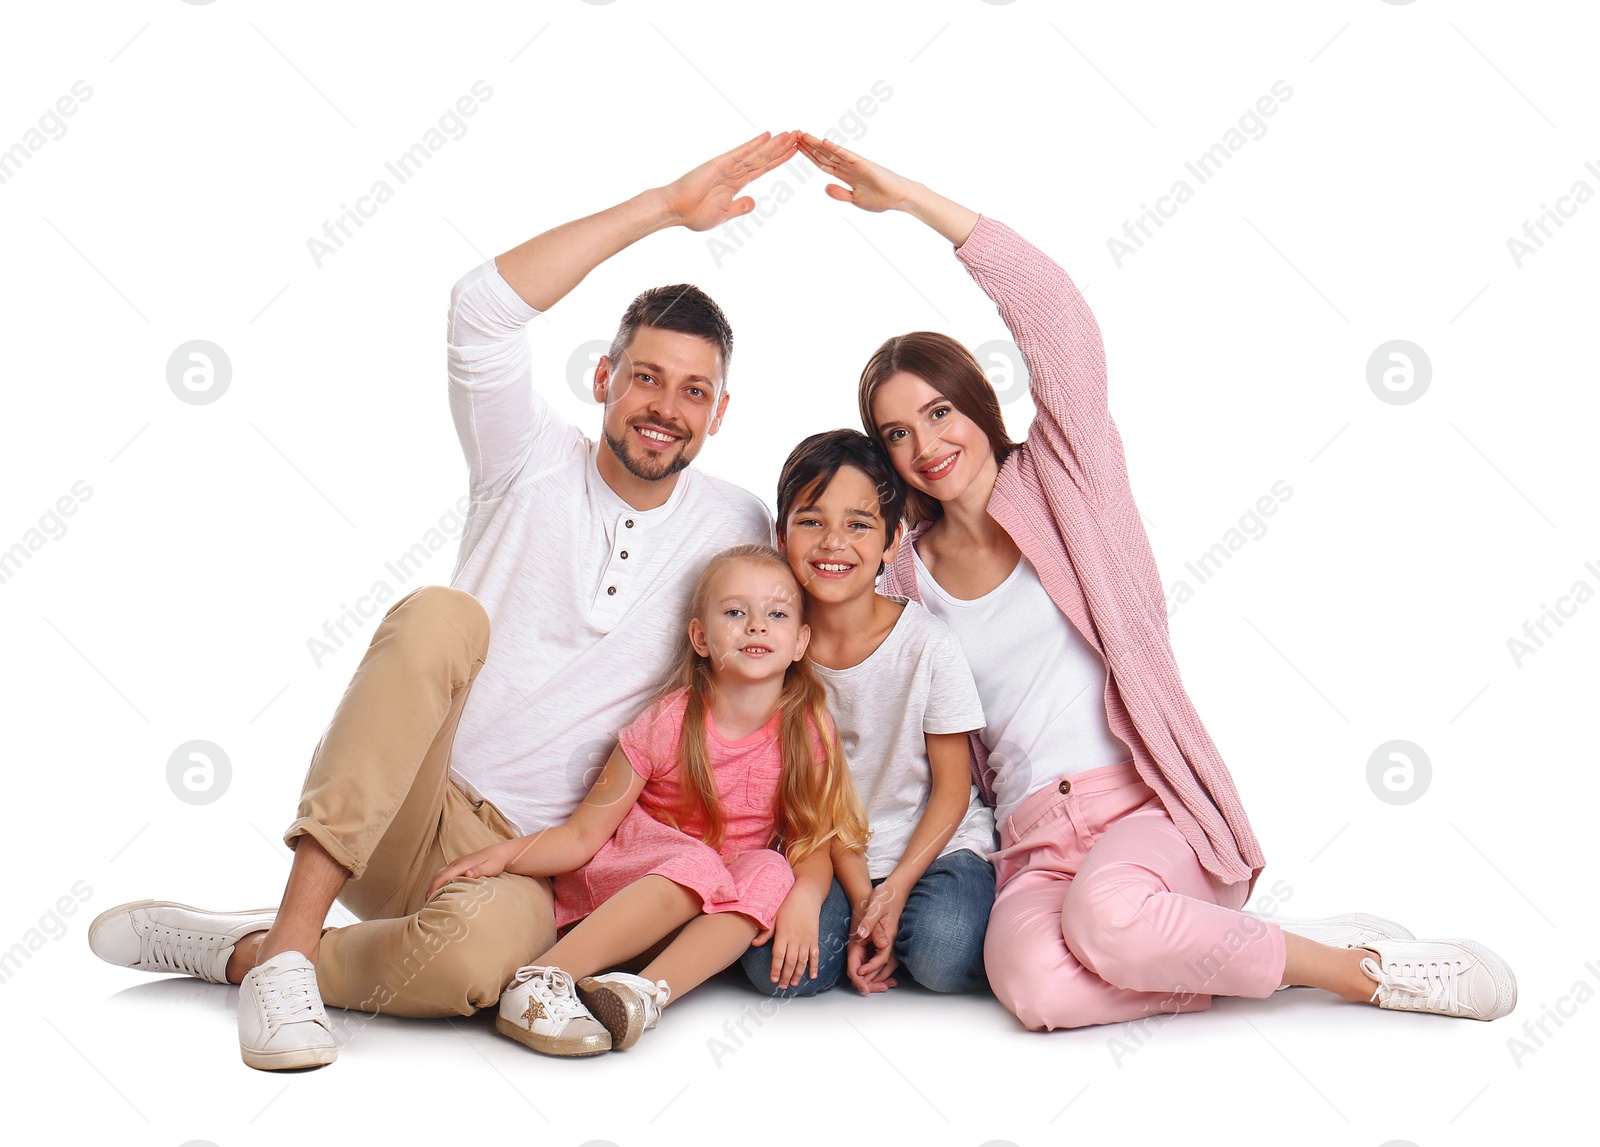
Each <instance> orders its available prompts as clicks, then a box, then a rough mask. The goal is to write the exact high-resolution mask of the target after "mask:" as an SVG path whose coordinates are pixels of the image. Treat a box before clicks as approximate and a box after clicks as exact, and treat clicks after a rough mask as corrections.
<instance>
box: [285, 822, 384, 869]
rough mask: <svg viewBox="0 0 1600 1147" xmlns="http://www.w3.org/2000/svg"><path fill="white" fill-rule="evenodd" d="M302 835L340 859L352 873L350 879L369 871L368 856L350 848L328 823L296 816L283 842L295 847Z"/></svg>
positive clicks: (336, 858)
mask: <svg viewBox="0 0 1600 1147" xmlns="http://www.w3.org/2000/svg"><path fill="white" fill-rule="evenodd" d="M302 836H309V837H311V838H312V839H313V840H315V841H316V842H317V843H318V844H320V845H321V846H322V848H323V851H325V852H326V853H327V854H328V855H329V856H331V857H333V859H334V860H336V861H338V862H339V863H340V864H341V865H343V866H344V868H345V869H346V870H347V871H348V872H349V873H350V879H352V880H360V879H361V877H362V874H364V873H365V872H366V871H367V860H368V859H369V858H368V857H366V856H358V855H356V854H355V853H354V852H352V851H351V850H350V846H349V845H347V844H345V842H344V841H342V840H340V839H339V837H338V836H337V835H335V834H334V832H333V831H332V830H330V829H329V828H328V826H327V825H325V824H323V823H321V822H320V821H318V820H314V819H313V818H311V817H309V816H302V817H298V818H296V820H295V822H294V823H293V824H291V825H290V826H289V827H288V828H287V829H285V830H284V833H283V843H284V844H285V845H287V846H288V847H289V848H291V849H293V848H294V846H295V844H294V842H295V841H297V840H299V839H300V838H301V837H302Z"/></svg>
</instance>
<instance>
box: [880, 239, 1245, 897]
mask: <svg viewBox="0 0 1600 1147" xmlns="http://www.w3.org/2000/svg"><path fill="white" fill-rule="evenodd" d="M956 257H957V258H958V259H960V260H961V262H962V263H963V264H965V266H966V268H967V271H968V272H969V273H970V274H971V275H972V277H973V279H975V280H976V281H977V283H978V286H980V287H982V288H983V290H984V292H985V293H986V294H987V295H988V296H989V297H990V298H991V299H993V300H994V301H995V303H996V304H997V305H998V306H999V308H1000V317H1001V318H1002V319H1003V320H1004V321H1005V324H1006V327H1007V328H1008V329H1009V330H1010V331H1011V336H1012V338H1013V339H1015V340H1016V343H1017V347H1018V348H1019V349H1020V350H1021V351H1022V357H1023V359H1024V361H1025V362H1026V363H1027V366H1028V372H1029V374H1030V376H1031V378H1030V382H1029V389H1030V391H1031V392H1032V396H1033V402H1034V405H1035V407H1036V408H1037V414H1036V415H1035V417H1034V420H1033V425H1032V426H1031V427H1029V429H1028V436H1027V439H1026V440H1025V441H1024V443H1023V444H1022V445H1021V446H1020V447H1018V448H1017V449H1016V450H1014V451H1012V453H1011V455H1010V457H1008V458H1007V459H1006V461H1005V464H1004V465H1002V466H1001V467H1000V474H999V477H998V479H997V480H996V481H995V486H994V494H993V495H992V496H991V498H990V499H989V513H990V514H991V515H992V516H993V517H994V519H995V521H996V522H998V523H999V524H1000V526H1001V528H1002V529H1004V530H1005V531H1006V533H1008V534H1010V535H1011V537H1012V539H1013V540H1015V541H1016V543H1017V548H1019V549H1020V550H1021V551H1022V553H1023V554H1024V556H1026V557H1027V559H1028V560H1029V561H1030V562H1032V563H1033V565H1034V568H1035V569H1037V570H1038V571H1039V580H1040V581H1041V582H1042V583H1043V584H1044V588H1045V590H1046V592H1048V593H1049V595H1050V598H1051V600H1052V601H1054V602H1055V603H1056V605H1057V606H1058V607H1059V608H1060V609H1061V612H1062V613H1064V614H1066V615H1067V617H1068V618H1069V619H1070V620H1071V621H1072V623H1073V624H1074V625H1076V626H1077V627H1078V630H1079V631H1080V632H1081V633H1082V634H1083V635H1084V637H1085V638H1086V639H1088V641H1089V643H1090V644H1091V645H1093V646H1094V647H1095V648H1096V649H1098V650H1099V651H1100V652H1101V654H1102V655H1103V656H1104V657H1105V659H1106V663H1107V666H1108V668H1109V670H1110V672H1109V673H1108V674H1107V681H1106V692H1105V702H1106V717H1107V720H1108V721H1109V723H1110V725H1111V731H1112V732H1114V733H1115V734H1116V735H1117V736H1119V737H1121V738H1122V739H1123V740H1124V741H1126V742H1127V743H1128V745H1129V746H1130V747H1131V748H1132V750H1133V757H1134V761H1135V763H1136V765H1137V767H1138V770H1139V775H1140V776H1141V777H1143V778H1144V781H1145V783H1146V784H1148V785H1149V786H1150V787H1151V788H1152V789H1153V790H1155V792H1156V795H1157V796H1159V797H1160V798H1161V803H1162V804H1163V805H1164V806H1166V810H1167V812H1168V814H1169V815H1170V816H1171V817H1172V820H1173V823H1175V824H1176V825H1177V826H1178V829H1179V830H1180V831H1181V832H1182V833H1183V835H1184V837H1185V838H1186V839H1187V840H1188V841H1189V844H1190V845H1191V846H1193V848H1194V851H1195V854H1196V855H1197V856H1198V857H1199V858H1200V863H1201V864H1202V865H1204V866H1205V868H1206V870H1207V871H1208V872H1211V873H1213V874H1215V875H1216V876H1217V877H1219V878H1220V879H1221V880H1223V881H1224V882H1226V883H1229V884H1233V883H1236V882H1238V881H1240V880H1250V881H1251V882H1252V883H1253V882H1254V879H1255V877H1256V876H1257V875H1258V874H1259V873H1260V871H1261V868H1262V867H1263V865H1264V864H1265V863H1266V861H1265V860H1264V859H1263V858H1262V855H1261V846H1260V845H1259V844H1258V843H1257V842H1256V837H1255V833H1254V832H1253V831H1252V830H1251V828H1250V821H1249V819H1248V818H1247V817H1246V816H1245V812H1244V806H1243V805H1242V804H1240V802H1239V794H1238V792H1237V791H1236V790H1235V788H1234V786H1233V778H1232V777H1231V776H1229V774H1228V767H1227V766H1226V765H1225V764H1223V762H1222V758H1221V756H1220V755H1219V754H1218V753H1217V747H1216V746H1215V745H1214V744H1212V742H1211V737H1210V735H1209V734H1208V733H1207V732H1206V730H1205V726H1204V725H1202V724H1201V723H1200V717H1199V716H1198V715H1197V714H1196V713H1195V711H1194V706H1193V704H1191V702H1190V701H1189V697H1188V694H1187V693H1185V692H1184V688H1183V682H1182V681H1181V680H1180V679H1179V676H1178V665H1177V662H1176V660H1174V658H1173V654H1172V644H1171V642H1170V640H1169V639H1168V636H1167V609H1166V600H1165V597H1164V595H1163V593H1162V589H1161V581H1160V577H1159V575H1158V574H1157V572H1156V562H1155V557H1154V555H1152V554H1151V552H1150V541H1149V539H1148V538H1147V537H1146V536H1145V532H1144V525H1143V523H1142V522H1141V521H1140V520H1139V511H1138V509H1137V508H1136V507H1135V506H1134V504H1133V490H1132V488H1131V487H1130V486H1129V484H1128V468H1127V463H1126V462H1125V461H1124V460H1123V456H1122V437H1121V435H1119V434H1118V433H1117V426H1116V423H1115V422H1113V421H1112V419H1111V413H1110V411H1109V409H1108V408H1107V406H1106V364H1105V350H1104V347H1103V345H1102V343H1101V340H1100V328H1099V326H1098V325H1097V324H1096V323H1095V320H1094V315H1093V314H1091V313H1090V311H1089V306H1088V304H1087V303H1085V302H1084V299H1083V295H1082V294H1080V293H1079V291H1078V288H1077V287H1076V286H1074V285H1073V282H1072V280H1071V279H1070V278H1068V277H1067V273H1066V272H1065V271H1063V270H1062V269H1061V268H1060V267H1058V266H1056V264H1055V263H1054V262H1053V261H1052V260H1051V259H1050V258H1049V256H1047V255H1045V254H1044V253H1043V252H1042V251H1040V250H1039V249H1038V248H1036V247H1034V246H1033V245H1032V244H1031V243H1029V242H1028V241H1027V240H1026V239H1024V238H1022V237H1021V236H1020V235H1018V234H1017V233H1016V232H1015V231H1013V230H1011V228H1009V227H1007V226H1006V225H1005V224H1004V223H1000V222H998V221H996V220H994V219H990V218H989V217H987V216H982V217H980V218H979V220H978V225H977V226H976V227H974V228H973V230H972V234H971V235H970V236H968V237H967V240H966V242H965V243H963V244H962V245H961V246H960V247H959V248H957V249H956ZM927 524H928V523H922V524H920V525H918V526H917V528H916V529H914V530H913V531H912V532H911V533H910V535H909V536H908V537H907V539H906V544H904V545H902V546H901V547H900V552H899V554H898V556H897V557H896V559H895V562H894V564H893V565H892V566H891V567H890V568H889V569H887V570H885V571H884V574H883V578H882V579H881V582H880V586H879V588H880V589H881V591H882V592H884V593H892V594H901V595H903V596H906V597H910V598H913V599H915V600H917V601H921V600H922V597H921V595H920V594H919V593H918V592H917V577H916V570H915V567H914V565H913V563H912V553H911V544H910V543H911V542H913V541H915V539H916V538H917V536H918V535H919V534H921V532H922V530H923V529H924V528H926V526H927ZM971 743H972V751H973V773H974V776H975V777H976V779H977V781H978V784H979V786H980V787H981V788H982V790H983V793H984V797H985V799H986V800H988V801H989V803H991V804H992V803H994V785H993V781H994V777H993V774H992V773H991V772H990V770H989V768H988V752H987V750H985V748H984V746H983V742H982V741H981V740H979V739H978V737H977V736H976V735H974V736H972V738H971Z"/></svg>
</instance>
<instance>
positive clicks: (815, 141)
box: [800, 132, 978, 247]
mask: <svg viewBox="0 0 1600 1147" xmlns="http://www.w3.org/2000/svg"><path fill="white" fill-rule="evenodd" d="M800 151H801V154H803V155H804V156H805V157H806V158H807V159H809V160H810V161H811V162H812V163H814V164H816V165H817V166H818V167H819V168H821V169H822V171H823V172H825V173H826V174H828V175H831V176H832V177H833V178H835V179H841V180H843V181H844V182H845V183H847V184H849V186H848V187H845V186H842V185H840V184H838V183H830V184H828V186H827V187H826V188H824V190H825V191H827V193H828V194H829V195H830V196H831V197H832V198H834V199H837V200H839V201H840V202H842V203H852V204H854V205H855V206H857V207H859V208H861V209H862V210H863V211H904V212H905V213H906V214H907V215H910V216H912V217H914V218H917V219H920V220H922V221H923V222H924V223H926V224H927V225H928V226H929V227H932V228H933V229H934V230H935V231H937V232H939V234H941V235H943V236H944V237H945V238H946V239H948V240H950V242H951V244H952V245H954V246H956V247H959V246H961V244H963V243H965V242H966V241H967V236H968V235H970V234H972V229H973V228H974V227H975V226H977V224H978V213H977V212H976V211H973V210H972V209H971V208H967V207H963V206H961V204H959V203H957V202H955V201H954V200H950V199H946V198H945V197H944V196H942V195H937V194H935V193H934V192H932V191H929V190H928V189H927V188H926V187H924V186H923V185H922V184H920V183H918V182H916V181H915V180H912V179H907V178H905V177H904V176H901V175H896V174H895V173H894V172H892V171H890V170H889V169H888V168H887V167H884V166H882V165H880V164H876V163H873V162H872V161H871V160H867V159H863V158H862V157H861V156H859V155H857V154H856V153H855V152H853V151H846V150H845V149H844V148H842V147H840V146H839V145H838V144H836V143H831V142H829V141H828V140H825V139H821V138H819V137H818V136H814V135H811V134H810V133H809V132H801V133H800Z"/></svg>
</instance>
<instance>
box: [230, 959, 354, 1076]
mask: <svg viewBox="0 0 1600 1147" xmlns="http://www.w3.org/2000/svg"><path fill="white" fill-rule="evenodd" d="M239 1055H240V1057H241V1058H242V1059H243V1060H244V1061H245V1063H247V1064H249V1065H250V1066H251V1067H254V1068H257V1069H259V1070H261V1071H289V1070H292V1069H294V1068H301V1067H321V1066H322V1065H323V1064H328V1063H332V1062H333V1061H334V1060H335V1059H337V1058H338V1057H339V1044H338V1043H337V1042H336V1041H335V1040H334V1038H333V1026H332V1025H331V1024H329V1023H328V1013H327V1012H326V1011H324V1010H323V1007H322V993H321V992H320V991H318V990H317V969H316V967H315V965H313V964H312V963H311V961H310V960H308V959H307V958H306V957H305V956H304V955H302V954H301V953H299V952H279V953H278V954H277V955H276V956H269V957H267V959H266V960H264V961H263V962H261V963H260V964H257V965H256V966H255V967H254V968H252V969H250V971H248V972H246V973H245V974H244V979H243V980H242V981H241V982H240V984H239Z"/></svg>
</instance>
